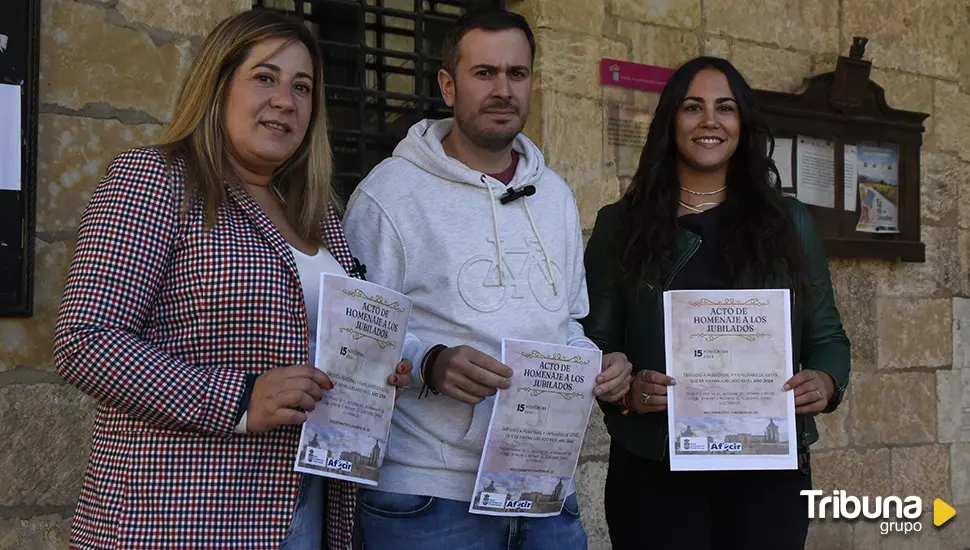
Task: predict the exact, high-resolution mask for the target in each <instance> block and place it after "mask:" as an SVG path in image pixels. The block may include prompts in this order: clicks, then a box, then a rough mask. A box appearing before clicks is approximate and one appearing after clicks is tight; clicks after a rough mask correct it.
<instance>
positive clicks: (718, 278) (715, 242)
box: [669, 205, 732, 290]
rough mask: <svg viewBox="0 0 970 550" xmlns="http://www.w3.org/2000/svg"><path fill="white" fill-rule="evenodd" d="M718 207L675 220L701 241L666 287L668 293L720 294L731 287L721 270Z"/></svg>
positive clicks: (722, 235)
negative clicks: (679, 291) (701, 291)
mask: <svg viewBox="0 0 970 550" xmlns="http://www.w3.org/2000/svg"><path fill="white" fill-rule="evenodd" d="M721 210H722V209H721V207H720V205H718V206H715V207H714V208H711V209H710V210H705V211H704V212H701V213H699V214H686V215H684V216H681V217H680V218H678V222H679V223H680V226H681V227H683V228H684V229H686V230H688V231H690V232H691V233H694V234H695V235H697V236H698V237H700V238H701V246H700V248H698V249H697V252H695V253H694V255H693V256H692V257H691V258H690V260H687V263H686V264H685V265H684V267H683V268H682V269H681V270H680V272H679V273H677V276H676V277H674V280H673V281H671V283H670V288H669V290H722V289H729V288H731V287H732V285H731V282H730V280H728V277H727V273H726V272H725V270H724V250H723V242H724V231H723V228H722V227H721V226H722V223H721V218H722V216H721Z"/></svg>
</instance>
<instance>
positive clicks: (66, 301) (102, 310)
mask: <svg viewBox="0 0 970 550" xmlns="http://www.w3.org/2000/svg"><path fill="white" fill-rule="evenodd" d="M180 195H181V193H180V192H177V189H176V186H175V184H174V183H173V182H172V181H171V179H170V176H169V170H168V165H167V163H166V161H165V160H164V159H163V158H162V156H161V154H159V153H158V152H153V151H129V152H127V153H123V154H121V155H119V156H118V157H117V158H115V159H114V161H113V162H112V163H111V165H110V166H109V167H108V170H107V173H106V175H105V177H104V179H102V180H101V182H100V183H99V184H98V186H97V188H96V189H95V191H94V194H93V196H92V197H91V200H90V202H89V203H88V205H87V207H86V208H85V211H84V213H83V215H82V217H81V222H80V226H79V229H78V239H77V247H76V249H75V251H74V258H73V261H72V263H71V267H70V271H69V272H68V276H67V283H66V286H65V290H64V297H63V299H62V302H61V308H60V312H59V315H58V318H57V323H56V326H55V328H54V361H55V364H56V366H57V372H58V373H59V374H60V375H61V377H63V378H64V379H66V380H67V381H68V382H70V383H71V384H73V385H74V386H76V387H78V388H79V389H80V390H81V391H83V392H84V393H86V394H88V395H90V396H91V397H93V398H95V399H96V400H97V401H99V402H100V403H102V404H104V405H106V406H109V407H112V408H114V409H118V410H120V411H123V412H125V413H127V414H129V415H131V416H133V417H135V418H138V419H139V420H142V421H144V422H147V423H149V424H152V425H155V426H159V427H162V428H168V429H172V430H184V431H193V432H203V433H208V434H214V435H219V436H223V437H227V438H228V437H231V436H232V434H233V427H234V426H235V424H236V421H237V413H238V411H237V408H238V404H239V401H240V399H242V397H243V395H244V394H245V391H246V380H247V376H246V375H245V374H244V373H241V372H238V371H232V370H227V369H223V368H205V367H199V366H195V365H190V364H186V363H185V362H183V361H181V360H179V359H177V358H175V357H173V356H171V355H170V354H167V353H164V352H162V351H160V350H158V349H156V348H155V347H153V346H152V345H151V344H149V343H148V342H146V341H145V340H144V339H143V338H142V336H141V335H142V334H143V333H144V332H143V331H144V329H145V328H146V326H147V325H148V323H149V321H150V318H151V315H152V312H153V309H154V305H155V302H156V300H157V299H158V296H159V293H160V290H161V288H162V285H163V283H164V281H165V278H166V272H167V270H169V269H179V268H180V267H179V266H173V265H170V258H171V253H172V249H173V246H174V244H175V240H176V236H177V232H178V226H179V223H178V222H179V200H180Z"/></svg>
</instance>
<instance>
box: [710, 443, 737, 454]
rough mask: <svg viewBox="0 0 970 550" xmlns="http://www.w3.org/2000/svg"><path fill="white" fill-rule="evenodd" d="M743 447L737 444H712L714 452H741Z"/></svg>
mask: <svg viewBox="0 0 970 550" xmlns="http://www.w3.org/2000/svg"><path fill="white" fill-rule="evenodd" d="M741 448H742V445H741V443H737V442H724V443H716V442H715V443H711V450H712V451H730V452H741Z"/></svg>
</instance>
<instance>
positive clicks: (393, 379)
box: [391, 375, 397, 384]
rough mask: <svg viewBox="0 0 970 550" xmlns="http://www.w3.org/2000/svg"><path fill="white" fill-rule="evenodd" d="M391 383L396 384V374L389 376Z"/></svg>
mask: <svg viewBox="0 0 970 550" xmlns="http://www.w3.org/2000/svg"><path fill="white" fill-rule="evenodd" d="M391 384H397V376H396V375H395V376H392V377H391Z"/></svg>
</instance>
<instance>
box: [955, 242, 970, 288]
mask: <svg viewBox="0 0 970 550" xmlns="http://www.w3.org/2000/svg"><path fill="white" fill-rule="evenodd" d="M957 255H958V256H959V260H958V266H957V269H958V271H957V272H956V273H954V277H956V278H957V279H958V281H959V285H960V291H959V294H961V295H963V296H967V295H970V230H967V229H959V230H957Z"/></svg>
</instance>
